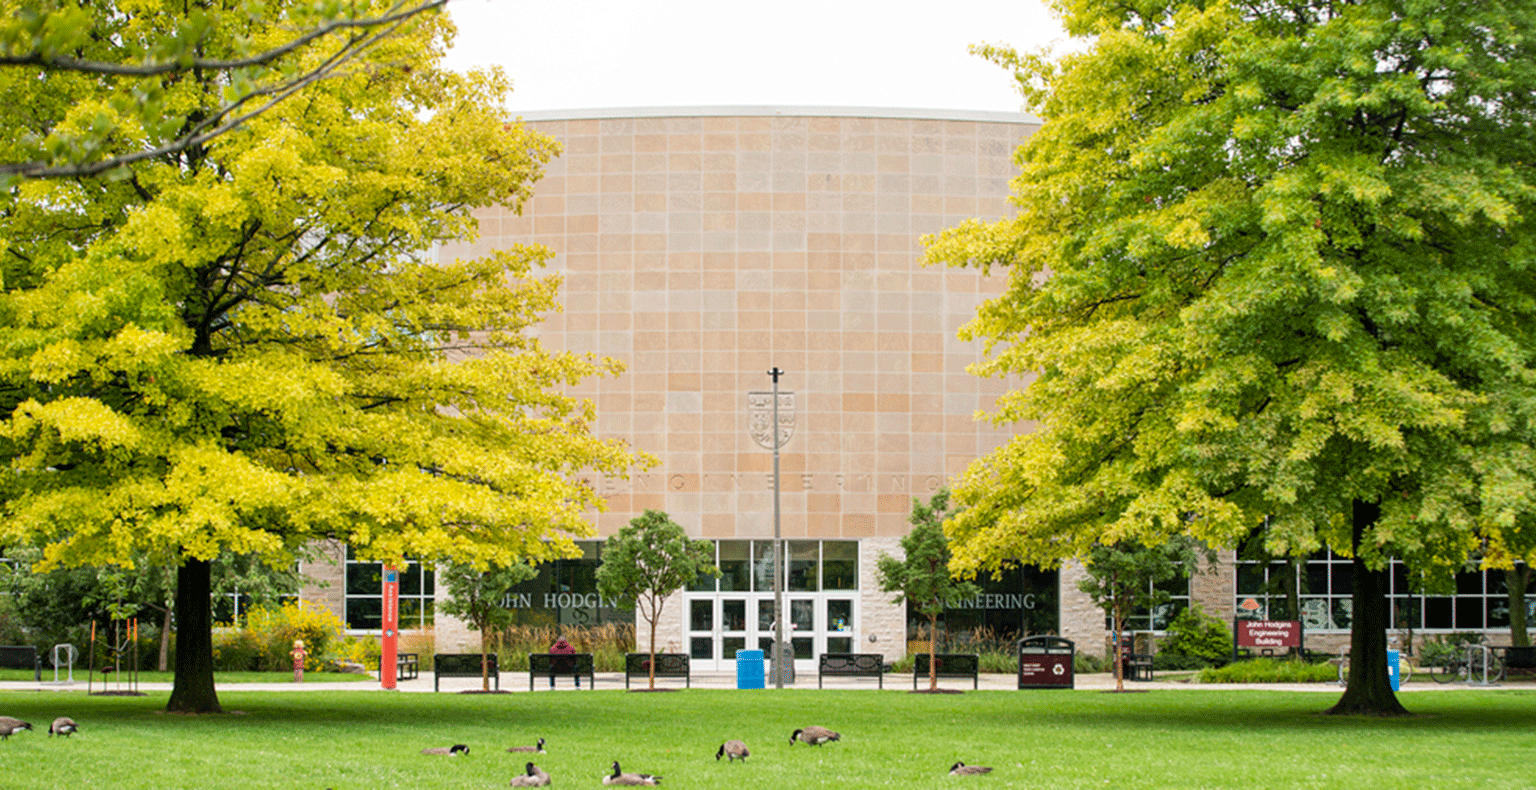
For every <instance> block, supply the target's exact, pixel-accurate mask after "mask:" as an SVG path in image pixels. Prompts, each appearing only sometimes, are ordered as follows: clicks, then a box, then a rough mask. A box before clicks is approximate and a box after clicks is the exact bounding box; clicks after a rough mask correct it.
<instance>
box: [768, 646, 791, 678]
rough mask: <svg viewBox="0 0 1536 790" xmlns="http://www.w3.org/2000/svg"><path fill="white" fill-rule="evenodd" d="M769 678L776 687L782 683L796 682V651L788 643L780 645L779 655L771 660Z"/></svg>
mask: <svg viewBox="0 0 1536 790" xmlns="http://www.w3.org/2000/svg"><path fill="white" fill-rule="evenodd" d="M776 673H780V674H776ZM768 678H769V679H770V680H772V681H773V682H774V685H778V683H779V682H780V681H783V682H785V683H794V682H795V649H794V648H793V647H791V646H790V645H789V643H788V642H786V643H784V644H782V645H779V650H778V653H777V654H776V655H775V656H773V657H772V659H770V660H769V662H768Z"/></svg>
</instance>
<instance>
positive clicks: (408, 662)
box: [379, 653, 478, 682]
mask: <svg viewBox="0 0 1536 790" xmlns="http://www.w3.org/2000/svg"><path fill="white" fill-rule="evenodd" d="M379 663H380V664H381V666H380V667H379V677H381V678H382V677H384V667H383V666H382V664H383V663H384V657H383V656H379ZM477 674H478V673H477ZM418 677H421V658H420V656H418V655H417V654H416V653H399V654H397V655H396V656H395V681H396V682H399V681H401V680H415V679H416V678H418Z"/></svg>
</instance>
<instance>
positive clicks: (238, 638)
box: [213, 601, 345, 672]
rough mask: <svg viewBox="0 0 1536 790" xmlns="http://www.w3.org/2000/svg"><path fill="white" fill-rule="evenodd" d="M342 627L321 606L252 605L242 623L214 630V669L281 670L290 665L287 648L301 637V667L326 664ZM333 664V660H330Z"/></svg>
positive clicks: (291, 665)
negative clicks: (243, 623)
mask: <svg viewBox="0 0 1536 790" xmlns="http://www.w3.org/2000/svg"><path fill="white" fill-rule="evenodd" d="M344 630H345V626H344V625H343V624H342V622H341V618H339V617H337V616H336V615H335V614H333V613H332V612H331V610H330V609H327V608H326V607H324V606H315V605H306V604H305V603H304V602H302V601H300V602H298V603H284V604H282V605H281V606H278V607H277V608H275V609H272V608H267V607H261V606H258V607H255V608H253V609H251V610H250V611H249V612H248V613H247V615H246V618H245V625H244V626H243V627H237V626H235V625H233V624H225V625H223V626H222V627H221V628H219V629H216V630H215V636H214V654H213V655H214V668H215V669H220V670H225V671H248V672H280V671H284V670H288V669H291V668H292V667H293V658H292V657H291V656H290V655H289V651H290V650H292V649H293V643H294V640H297V639H302V640H304V650H305V652H306V653H307V654H308V655H307V656H306V657H305V659H304V669H306V670H310V671H315V670H319V669H320V668H321V667H322V666H324V665H325V663H326V660H327V655H326V654H327V650H329V649H330V647H331V646H332V645H336V644H340V643H341V640H342V635H343V633H344ZM332 663H334V659H333V660H332Z"/></svg>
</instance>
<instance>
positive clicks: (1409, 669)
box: [1339, 650, 1413, 686]
mask: <svg viewBox="0 0 1536 790" xmlns="http://www.w3.org/2000/svg"><path fill="white" fill-rule="evenodd" d="M1412 677H1413V662H1412V661H1411V660H1409V657H1408V656H1405V655H1403V654H1401V653H1399V654H1398V656H1397V682H1398V684H1399V685H1402V684H1404V683H1407V682H1408V680H1409V678H1412ZM1339 685H1340V686H1348V685H1349V651H1348V650H1345V651H1343V652H1340V653H1339Z"/></svg>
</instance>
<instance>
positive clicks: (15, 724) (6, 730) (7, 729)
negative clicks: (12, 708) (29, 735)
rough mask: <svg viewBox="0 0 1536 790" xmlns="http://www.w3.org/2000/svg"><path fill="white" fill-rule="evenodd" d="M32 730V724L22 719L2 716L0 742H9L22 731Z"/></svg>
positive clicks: (0, 717) (0, 718)
mask: <svg viewBox="0 0 1536 790" xmlns="http://www.w3.org/2000/svg"><path fill="white" fill-rule="evenodd" d="M30 729H32V724H31V723H30V722H25V721H22V720H21V719H13V718H11V717H10V716H0V741H8V740H10V739H11V736H12V735H15V734H16V733H18V732H21V731H22V730H30Z"/></svg>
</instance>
